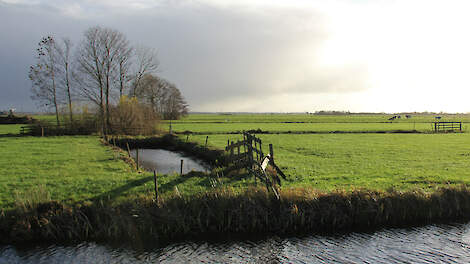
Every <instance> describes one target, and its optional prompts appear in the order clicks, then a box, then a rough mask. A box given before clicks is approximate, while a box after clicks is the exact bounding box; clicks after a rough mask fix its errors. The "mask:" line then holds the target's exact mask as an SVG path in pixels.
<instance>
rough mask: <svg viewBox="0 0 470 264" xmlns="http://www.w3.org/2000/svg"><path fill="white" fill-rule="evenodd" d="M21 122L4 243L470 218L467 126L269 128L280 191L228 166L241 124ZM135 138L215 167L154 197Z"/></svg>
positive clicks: (0, 224) (4, 168) (170, 178)
mask: <svg viewBox="0 0 470 264" xmlns="http://www.w3.org/2000/svg"><path fill="white" fill-rule="evenodd" d="M221 116H223V115H216V114H214V115H213V116H212V117H211V116H209V115H189V117H187V118H184V119H182V120H180V121H174V120H173V121H172V129H175V130H178V128H177V126H178V125H180V124H181V125H187V126H192V127H194V128H197V125H201V126H204V125H208V128H209V130H201V131H200V132H203V131H209V132H210V130H217V129H219V126H218V124H219V123H217V122H219V121H218V120H220V117H221ZM248 116H249V115H248ZM311 116H312V115H304V117H305V120H304V121H307V119H309V118H311ZM313 116H315V115H313ZM223 117H225V116H223ZM264 117H266V118H265V120H272V121H273V122H271V123H263V125H266V126H269V125H272V127H271V128H270V127H268V129H271V130H272V131H274V129H273V128H275V127H276V126H279V124H280V123H279V122H278V121H279V120H284V118H286V117H284V115H280V116H278V117H276V116H275V115H264ZM294 117H295V118H294V119H295V120H297V119H296V118H297V116H294ZM327 117H328V118H332V119H334V118H338V119H344V118H346V117H344V116H336V117H335V116H327ZM210 118H212V119H213V120H212V121H207V120H209V119H210ZM237 118H238V119H240V120H241V119H245V118H246V122H239V123H236V122H234V123H233V124H230V125H233V126H236V125H241V124H242V125H244V126H246V128H250V129H253V130H256V129H257V128H256V127H255V124H258V123H257V122H256V120H257V119H258V118H263V116H262V115H253V119H249V118H248V117H246V116H243V115H239V116H238V117H237ZM276 118H277V119H276ZM357 118H358V117H357V116H352V117H351V119H350V120H355V121H357V120H360V119H357ZM364 118H369V117H364ZM419 118H421V117H418V116H417V117H416V119H419ZM423 118H424V117H423ZM426 118H427V117H426ZM202 119H204V120H206V121H204V122H199V121H200V120H202ZM198 120H199V121H198ZM275 120H277V121H275ZM299 120H301V119H299ZM363 120H365V119H363ZM423 120H424V119H423ZM426 120H427V119H426ZM431 120H432V119H431ZM282 122H286V121H282ZM299 122H303V121H299ZM423 122H424V121H423ZM349 123H359V124H363V125H364V126H367V125H369V123H367V122H362V123H361V122H349ZM349 123H348V122H346V124H349ZM252 124H253V125H252ZM284 124H285V125H286V126H292V127H294V126H297V125H303V124H306V123H284ZM322 124H323V125H325V127H327V126H328V123H327V122H326V123H322ZM338 124H339V123H334V122H332V123H330V125H331V127H334V126H336V125H338ZM423 124H425V123H423ZM428 124H429V123H428ZM166 125H168V126H169V122H168V123H166ZM220 125H221V126H223V125H224V123H220ZM308 125H310V124H308ZM311 125H315V124H313V123H311ZM384 125H389V124H388V123H384ZM358 126H359V125H358ZM168 128H169V127H168ZM244 128H245V127H244ZM16 129H18V125H2V126H0V142H1V143H2V146H4V147H3V148H2V149H0V154H1V155H0V157H2V158H0V177H1V181H0V182H1V183H0V184H1V186H0V187H1V188H2V189H3V190H5V191H4V192H2V193H0V208H1V210H0V237H1V241H0V242H3V243H13V242H25V241H29V242H33V241H70V240H75V241H77V240H103V241H111V240H120V239H123V238H128V239H131V241H134V242H138V241H145V240H147V239H150V240H158V241H160V242H162V243H165V242H168V241H174V240H177V239H188V238H196V237H201V235H210V234H213V233H220V232H223V233H237V234H253V233H260V234H267V233H272V234H277V235H288V234H294V233H295V234H305V233H312V232H336V231H348V230H357V229H370V228H378V227H383V226H409V225H417V224H425V223H431V222H438V221H449V220H469V219H470V190H469V188H468V186H470V177H469V176H470V175H469V174H470V173H469V172H468V162H469V157H470V154H469V153H470V135H469V134H468V133H436V134H434V133H407V134H395V133H393V134H382V133H359V134H354V133H353V134H351V133H344V134H341V133H339V134H332V133H326V134H315V133H304V134H299V135H297V134H282V135H280V134H262V133H260V134H258V135H257V136H258V137H260V138H261V139H262V140H263V143H264V144H265V143H272V144H273V145H274V148H275V157H276V164H278V165H279V167H280V168H281V169H282V170H283V171H284V173H285V174H286V175H287V176H288V177H287V180H283V181H282V187H281V189H280V192H281V199H280V200H277V199H276V198H274V196H273V195H272V194H271V193H267V192H266V190H265V188H264V186H260V185H258V186H255V184H254V181H253V178H252V177H247V175H246V171H244V170H241V171H238V172H234V173H231V174H224V171H223V169H221V168H223V166H224V165H225V154H224V152H223V151H222V149H223V148H224V147H225V146H226V145H227V141H236V140H239V139H241V135H239V134H237V133H229V132H234V131H233V130H232V129H229V130H225V128H224V127H222V128H221V133H219V132H218V133H212V134H204V133H199V134H198V133H186V134H178V135H177V136H168V135H167V136H162V135H159V136H152V137H140V136H137V137H135V136H132V137H131V136H119V137H117V136H114V137H109V138H108V141H103V140H102V139H101V138H100V137H99V136H97V135H88V136H60V137H57V136H45V137H31V136H19V135H16V136H15V135H13V133H14V131H15V130H16ZM204 129H207V127H206V128H204ZM333 129H334V128H333ZM226 131H228V132H226ZM299 131H302V130H299ZM304 132H305V131H304ZM6 134H8V136H6ZM206 140H207V144H206ZM127 145H129V147H130V148H165V149H170V150H176V151H183V152H185V153H187V154H188V155H194V156H196V157H198V158H200V159H202V160H204V161H206V162H207V163H208V164H210V165H211V166H212V168H214V169H213V170H212V172H210V173H203V172H191V173H188V174H186V175H178V174H170V175H160V174H158V175H157V176H158V177H157V178H158V189H159V196H158V199H157V200H155V193H154V183H153V173H152V172H146V171H142V170H139V171H138V170H137V169H136V166H135V163H134V161H133V160H132V159H130V158H129V157H128V154H127Z"/></svg>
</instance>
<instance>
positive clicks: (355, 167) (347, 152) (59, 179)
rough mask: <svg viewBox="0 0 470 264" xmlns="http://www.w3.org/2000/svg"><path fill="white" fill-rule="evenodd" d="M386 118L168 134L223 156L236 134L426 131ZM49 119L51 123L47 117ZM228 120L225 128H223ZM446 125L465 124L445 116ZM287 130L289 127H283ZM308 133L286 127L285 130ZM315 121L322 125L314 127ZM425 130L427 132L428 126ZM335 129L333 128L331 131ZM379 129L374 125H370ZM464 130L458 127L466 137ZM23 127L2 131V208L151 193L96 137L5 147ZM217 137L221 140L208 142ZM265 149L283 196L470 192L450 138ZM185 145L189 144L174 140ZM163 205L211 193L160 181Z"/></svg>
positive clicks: (301, 142) (242, 123)
mask: <svg viewBox="0 0 470 264" xmlns="http://www.w3.org/2000/svg"><path fill="white" fill-rule="evenodd" d="M386 117H387V116H382V115H357V116H356V115H351V116H316V115H300V114H297V115H287V114H286V115H270V114H265V115H258V114H254V115H242V114H240V115H218V114H213V115H202V114H200V115H198V114H196V115H190V116H188V117H187V118H185V119H183V120H180V121H178V122H172V128H173V129H174V131H186V130H191V131H193V132H199V133H201V134H200V135H190V136H189V141H196V142H199V143H201V144H204V141H205V138H206V135H205V134H204V133H208V134H210V135H209V147H211V148H219V149H220V148H223V147H224V146H225V145H226V144H227V140H237V139H240V135H237V134H223V133H229V132H234V131H242V130H250V129H255V130H256V129H261V130H263V131H271V132H275V131H298V132H311V131H326V132H328V131H375V130H384V129H390V130H399V129H403V130H410V129H413V128H416V129H417V130H426V129H428V130H430V123H426V122H427V121H426V120H428V121H429V122H431V121H433V116H431V115H430V116H414V117H412V119H413V118H414V119H415V120H421V122H417V123H416V124H415V123H411V122H408V120H405V121H403V122H401V121H400V122H395V123H380V122H377V121H378V120H381V119H383V118H386ZM44 118H46V119H47V117H44ZM226 118H230V120H231V121H229V122H222V121H223V120H225V119H226ZM443 118H446V119H451V118H456V119H458V118H461V119H459V120H466V118H467V117H466V116H453V115H452V116H446V117H443ZM287 120H290V121H287ZM294 121H295V122H305V123H282V122H294ZM320 121H321V122H320ZM425 121H426V122H425ZM335 122H336V123H335ZM374 122H376V123H374ZM465 126H466V124H465V125H464V127H465ZM20 127H21V125H1V126H0V143H1V145H2V148H1V149H0V188H1V189H2V190H4V191H2V192H1V193H0V207H4V208H10V207H12V206H14V204H15V201H17V200H18V199H19V198H18V197H22V196H25V195H28V193H31V192H34V191H35V190H37V189H38V188H39V189H41V188H42V189H44V190H45V191H46V193H48V195H49V196H50V198H51V199H53V200H61V201H68V202H75V201H83V200H93V199H96V198H112V199H115V200H119V199H120V198H125V197H128V196H135V195H148V194H150V193H153V181H152V180H153V178H152V174H151V173H149V172H141V173H137V172H136V171H135V170H133V169H131V166H130V165H129V164H127V163H125V162H124V161H123V160H122V159H121V156H122V155H124V154H122V153H118V152H115V151H113V150H112V149H111V148H110V147H107V146H104V145H103V144H102V143H100V141H99V138H98V137H95V136H82V137H70V136H69V137H44V138H40V137H11V136H9V137H1V135H4V134H8V133H13V134H14V133H18V131H19V128H20ZM213 133H219V134H213ZM258 136H259V137H260V138H261V139H262V140H263V142H264V144H265V151H267V144H269V143H272V144H273V145H274V150H275V156H276V163H277V164H278V165H279V166H280V167H281V168H282V169H283V171H284V172H285V173H286V174H287V175H288V181H286V182H284V186H285V187H284V188H289V187H313V188H315V189H319V190H324V191H330V190H337V189H340V190H342V189H345V190H351V189H361V188H362V189H372V190H388V189H391V188H394V189H397V190H410V189H423V190H429V191H431V190H433V189H434V188H436V187H440V186H447V185H460V184H464V185H470V172H469V170H468V167H469V166H470V135H469V134H468V133H455V134H454V133H449V134H432V133H429V134H379V133H364V134H279V135H278V134H259V135H258ZM180 137H181V138H182V139H183V140H186V136H185V135H181V136H180ZM222 182H223V183H224V184H225V185H228V186H232V187H240V186H242V187H244V186H247V185H249V184H251V183H252V182H253V181H252V179H246V180H240V179H236V178H235V179H234V178H225V179H222ZM159 185H160V191H161V193H162V194H163V195H165V194H167V193H174V192H175V187H177V188H178V190H179V192H181V193H182V194H192V193H197V192H200V191H204V190H207V188H210V186H211V183H210V181H209V180H208V179H207V177H205V178H204V177H179V176H178V175H160V176H159Z"/></svg>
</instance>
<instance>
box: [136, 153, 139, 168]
mask: <svg viewBox="0 0 470 264" xmlns="http://www.w3.org/2000/svg"><path fill="white" fill-rule="evenodd" d="M135 159H136V162H135V163H136V164H137V170H139V149H135Z"/></svg>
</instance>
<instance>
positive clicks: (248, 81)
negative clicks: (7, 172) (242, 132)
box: [0, 0, 470, 112]
mask: <svg viewBox="0 0 470 264" xmlns="http://www.w3.org/2000/svg"><path fill="white" fill-rule="evenodd" d="M467 3H468V1H464V0H462V1H452V0H447V1H433V0H422V1H420V0H416V1H414V0H395V1H392V0H389V1H385V0H383V1H382V0H370V1H369V0H350V1H346V0H336V1H335V0H323V1H322V0H318V1H315V0H305V1H303V0H271V1H268V0H213V1H211V0H200V1H198V0H161V1H160V0H137V1H124V0H51V1H46V0H0V79H1V81H0V90H1V94H0V110H1V109H7V108H9V107H15V108H17V110H19V111H34V110H37V109H38V108H37V107H36V104H35V102H33V101H31V100H30V87H31V82H30V81H29V79H28V77H27V75H28V69H29V66H30V65H32V64H33V63H34V56H35V54H34V52H35V49H36V48H37V43H38V42H39V40H40V39H41V37H43V36H46V35H49V34H52V35H54V36H56V37H58V38H60V37H68V38H70V39H72V41H73V42H74V43H76V44H77V43H78V42H79V41H80V40H81V39H82V35H83V32H84V31H85V30H86V29H87V28H89V27H91V26H95V25H100V26H103V27H111V28H113V29H116V30H119V31H121V32H123V33H124V34H125V35H126V36H127V37H128V38H129V39H130V40H131V41H132V42H133V43H134V44H143V45H145V46H150V47H154V48H156V49H157V50H158V57H159V60H160V73H159V75H160V76H161V77H164V78H166V79H168V80H170V81H171V82H173V83H175V84H176V85H177V87H178V88H179V89H180V90H181V91H182V93H183V95H184V96H185V98H186V100H187V101H188V103H189V105H190V109H191V110H192V111H231V112H235V111H252V112H304V111H308V112H312V111H317V110H350V111H375V112H382V111H384V112H399V111H426V110H427V111H449V112H470V74H469V72H470V34H469V33H468V30H469V26H470V16H469V15H468V11H469V10H470V9H469V7H470V6H469V4H467Z"/></svg>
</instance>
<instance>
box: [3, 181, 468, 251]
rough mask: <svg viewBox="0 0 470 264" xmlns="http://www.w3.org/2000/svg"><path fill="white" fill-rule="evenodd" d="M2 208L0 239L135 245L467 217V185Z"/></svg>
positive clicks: (227, 192) (225, 191) (224, 191)
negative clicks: (90, 241)
mask: <svg viewBox="0 0 470 264" xmlns="http://www.w3.org/2000/svg"><path fill="white" fill-rule="evenodd" d="M23 205H24V206H23V207H21V208H20V207H17V208H16V209H15V210H12V211H7V212H1V213H0V242H2V243H20V242H38V241H41V242H44V241H49V242H70V241H83V240H93V241H108V242H110V241H121V242H122V241H129V242H131V243H132V244H134V245H135V244H139V243H144V242H147V241H153V242H152V243H153V245H155V243H157V244H158V243H159V244H164V243H167V242H171V241H175V240H179V239H183V238H184V239H188V238H201V237H209V236H210V235H211V234H218V236H220V235H223V234H227V235H228V234H237V235H244V234H246V235H248V234H250V235H253V234H262V235H266V234H276V235H279V236H283V235H291V234H315V233H325V232H338V231H352V230H359V229H360V230H363V229H368V230H370V229H375V228H380V227H395V226H401V227H403V226H414V225H422V224H426V223H431V222H433V223H434V222H439V221H456V220H468V219H470V189H469V188H467V187H465V186H461V187H448V188H440V189H437V190H436V191H435V192H432V193H425V192H421V191H408V192H398V191H386V192H379V191H367V190H357V191H352V192H345V191H337V192H333V193H323V192H318V191H316V190H314V189H310V188H291V189H285V190H282V192H281V200H277V199H275V198H274V197H272V195H270V194H268V193H266V191H265V190H264V189H263V188H256V187H252V188H249V189H246V190H245V191H236V190H234V189H231V188H224V187H221V188H218V189H214V190H211V191H208V192H205V193H200V194H195V195H191V196H184V195H181V194H179V193H178V192H177V191H175V193H174V194H173V195H171V196H167V197H165V198H163V199H159V200H158V201H154V200H152V198H151V197H150V196H140V197H135V198H134V199H131V200H128V201H126V202H122V203H120V204H112V203H111V202H110V201H108V202H105V201H98V202H93V203H91V202H87V203H81V204H75V205H73V206H68V205H65V204H62V203H59V202H56V201H49V202H41V203H25V202H23Z"/></svg>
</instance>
